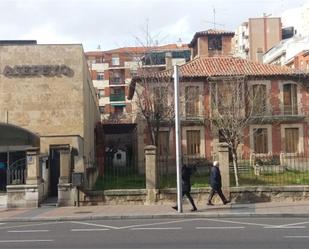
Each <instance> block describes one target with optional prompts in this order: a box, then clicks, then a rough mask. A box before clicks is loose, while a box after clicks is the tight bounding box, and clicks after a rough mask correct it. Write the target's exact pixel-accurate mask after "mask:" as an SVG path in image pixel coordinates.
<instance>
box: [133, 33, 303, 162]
mask: <svg viewBox="0 0 309 249" xmlns="http://www.w3.org/2000/svg"><path fill="white" fill-rule="evenodd" d="M213 33H214V32H213V31H212V36H213ZM199 34H201V33H199ZM202 35H203V36H204V39H203V40H201V41H199V42H193V43H192V42H191V46H192V45H193V50H194V49H195V50H197V51H198V49H199V48H200V47H203V46H202V45H201V43H200V42H203V41H204V42H206V43H207V42H208V41H209V39H207V32H204V33H202ZM227 35H228V36H229V37H230V38H229V39H231V36H230V34H229V33H225V32H217V36H218V37H219V38H218V39H219V40H220V39H221V43H222V41H224V39H226V37H225V36H227ZM196 37H198V38H200V37H199V36H195V38H194V39H196ZM205 37H206V38H205ZM229 39H226V40H229ZM219 43H220V42H219ZM223 44H224V42H223ZM223 44H222V45H221V46H218V47H217V50H218V51H219V52H220V51H223V50H222V48H224V45H223ZM205 47H206V48H207V44H206V45H205V44H204V48H205ZM208 49H209V47H208ZM205 51H206V52H207V49H204V52H205ZM194 54H196V56H195V58H194V59H193V60H192V61H190V62H188V63H186V64H184V65H182V66H180V67H179V71H180V75H181V78H180V95H181V97H180V98H181V100H183V101H181V120H182V122H181V140H182V151H183V154H186V155H187V156H205V157H212V155H213V154H215V153H216V148H217V143H218V142H219V141H220V136H219V134H214V133H213V132H212V131H211V129H210V126H209V125H208V124H207V120H208V119H209V117H210V116H211V115H212V112H213V110H212V108H211V103H212V101H213V100H214V98H218V93H219V92H220V93H223V92H224V90H225V86H224V79H227V78H228V79H229V81H231V82H233V80H235V81H236V79H238V78H239V77H241V78H242V79H243V85H244V87H246V88H248V89H252V91H254V89H255V88H256V87H257V86H259V89H260V90H259V94H260V96H269V97H268V98H267V99H266V98H265V103H264V105H265V108H266V109H265V112H264V116H263V117H264V119H263V123H261V122H257V121H256V122H255V121H254V118H253V119H252V122H251V123H250V124H248V126H247V127H246V128H245V129H244V131H243V132H244V133H245V134H246V135H245V136H244V139H243V141H242V142H241V145H240V146H239V150H238V154H239V156H240V157H242V158H249V157H250V155H251V154H252V153H255V154H260V155H263V154H264V155H267V154H280V153H288V154H290V155H296V154H299V153H306V154H308V152H309V146H308V138H309V137H308V114H309V102H308V100H309V94H308V83H309V82H308V79H309V75H308V74H305V73H302V72H300V71H299V70H297V71H296V70H294V69H292V68H288V67H279V66H275V65H263V64H260V63H257V62H253V61H248V60H244V59H240V58H234V57H231V56H228V51H227V52H225V53H224V52H221V53H216V54H215V56H209V54H206V55H205V54H203V52H202V51H200V52H195V53H194ZM212 55H214V53H212ZM172 75H173V72H172V70H166V71H162V72H159V73H157V74H155V75H150V76H147V77H143V78H138V77H137V78H135V79H133V81H132V84H131V86H132V88H131V92H130V94H131V97H132V98H134V97H135V98H136V96H134V90H135V85H136V84H139V83H141V82H142V81H147V80H149V81H151V80H153V79H154V78H155V79H156V81H159V82H160V81H170V82H171V84H170V93H171V94H169V100H168V103H172V101H173V99H172V98H173V84H172V81H173V78H172V77H173V76H172ZM211 86H212V87H211ZM188 92H191V93H194V94H196V96H195V97H194V98H191V100H187V101H186V97H187V93H188ZM230 95H231V93H229V92H226V93H225V95H223V98H221V99H219V100H218V101H219V105H220V102H221V103H225V104H226V103H228V102H229V98H231V96H230ZM253 116H254V115H253ZM141 125H142V124H141ZM142 126H143V125H142ZM174 134H175V132H174V129H173V128H172V129H171V130H170V131H169V132H167V130H166V129H165V128H164V127H162V130H161V131H160V136H159V137H160V139H159V143H158V151H159V153H160V151H161V152H162V151H166V149H167V148H170V150H169V158H170V159H171V160H173V159H174V157H175V156H174V154H175V141H174V137H175V135H174ZM144 135H145V137H147V131H146V129H145V130H144ZM140 141H141V142H140V143H139V152H140V153H142V152H143V147H144V146H145V145H146V144H147V143H148V142H149V141H147V139H144V140H140ZM143 141H144V143H142V142H143ZM141 163H142V162H141Z"/></svg>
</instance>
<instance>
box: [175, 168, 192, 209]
mask: <svg viewBox="0 0 309 249" xmlns="http://www.w3.org/2000/svg"><path fill="white" fill-rule="evenodd" d="M192 171H193V169H192V167H188V166H187V165H183V166H182V168H181V178H182V197H183V196H184V195H186V196H187V198H188V200H189V202H190V203H191V205H192V209H191V212H195V211H197V208H196V206H195V203H194V201H193V198H192V196H191V194H190V192H191V181H190V178H191V175H192V173H193V172H192ZM172 208H173V209H176V210H177V209H178V207H177V206H173V207H172Z"/></svg>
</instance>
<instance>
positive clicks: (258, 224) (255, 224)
mask: <svg viewBox="0 0 309 249" xmlns="http://www.w3.org/2000/svg"><path fill="white" fill-rule="evenodd" d="M201 220H202V219H201ZM203 220H209V221H215V222H221V223H231V224H240V225H250V226H263V227H269V226H271V225H269V224H261V223H252V222H251V223H250V222H240V221H230V220H217V219H208V218H204V219H203Z"/></svg>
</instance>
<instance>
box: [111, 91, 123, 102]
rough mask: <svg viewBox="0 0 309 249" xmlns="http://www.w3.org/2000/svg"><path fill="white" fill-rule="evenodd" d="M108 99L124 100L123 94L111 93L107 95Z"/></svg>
mask: <svg viewBox="0 0 309 249" xmlns="http://www.w3.org/2000/svg"><path fill="white" fill-rule="evenodd" d="M109 101H125V94H124V93H121V94H111V95H110V97H109Z"/></svg>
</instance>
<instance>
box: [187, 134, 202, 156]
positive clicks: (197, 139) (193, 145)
mask: <svg viewBox="0 0 309 249" xmlns="http://www.w3.org/2000/svg"><path fill="white" fill-rule="evenodd" d="M200 147H201V135H200V131H199V130H187V154H188V155H199V154H200Z"/></svg>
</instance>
